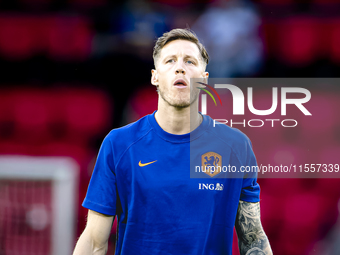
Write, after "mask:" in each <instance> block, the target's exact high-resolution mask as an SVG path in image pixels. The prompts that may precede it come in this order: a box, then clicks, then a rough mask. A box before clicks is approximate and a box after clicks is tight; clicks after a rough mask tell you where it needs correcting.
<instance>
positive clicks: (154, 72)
mask: <svg viewBox="0 0 340 255" xmlns="http://www.w3.org/2000/svg"><path fill="white" fill-rule="evenodd" d="M151 84H152V85H155V86H158V73H157V70H155V69H152V70H151Z"/></svg>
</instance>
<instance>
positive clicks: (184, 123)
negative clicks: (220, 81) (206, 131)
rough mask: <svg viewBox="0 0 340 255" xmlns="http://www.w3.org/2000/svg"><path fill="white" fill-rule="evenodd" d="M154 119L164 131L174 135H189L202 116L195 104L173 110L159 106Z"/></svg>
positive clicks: (172, 108) (173, 108)
mask: <svg viewBox="0 0 340 255" xmlns="http://www.w3.org/2000/svg"><path fill="white" fill-rule="evenodd" d="M155 118H156V121H157V123H158V124H159V126H160V127H161V128H162V129H163V130H164V131H166V132H168V133H170V134H174V135H183V134H187V133H190V132H191V131H193V130H195V129H196V128H197V127H198V126H199V125H200V124H201V122H202V120H203V117H202V115H201V114H199V112H198V104H197V103H194V104H193V105H191V106H190V107H186V108H175V107H170V106H164V105H163V106H162V105H161V104H159V105H158V110H157V112H156V114H155Z"/></svg>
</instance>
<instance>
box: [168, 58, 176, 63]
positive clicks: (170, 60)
mask: <svg viewBox="0 0 340 255" xmlns="http://www.w3.org/2000/svg"><path fill="white" fill-rule="evenodd" d="M172 62H174V60H173V59H169V60H168V61H166V63H172Z"/></svg>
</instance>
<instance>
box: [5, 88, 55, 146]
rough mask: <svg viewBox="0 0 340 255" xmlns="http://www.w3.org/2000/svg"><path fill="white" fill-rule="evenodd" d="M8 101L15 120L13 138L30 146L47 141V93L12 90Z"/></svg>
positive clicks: (48, 136)
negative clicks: (10, 102)
mask: <svg viewBox="0 0 340 255" xmlns="http://www.w3.org/2000/svg"><path fill="white" fill-rule="evenodd" d="M10 99H11V100H12V107H13V114H14V120H15V138H16V139H17V140H18V141H20V142H27V143H31V144H38V143H40V142H44V141H46V140H49V139H50V131H49V126H48V124H49V118H50V115H49V107H48V102H49V93H48V92H46V91H43V90H38V89H18V90H13V92H12V95H11V98H10Z"/></svg>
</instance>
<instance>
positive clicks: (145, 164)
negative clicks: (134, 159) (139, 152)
mask: <svg viewBox="0 0 340 255" xmlns="http://www.w3.org/2000/svg"><path fill="white" fill-rule="evenodd" d="M156 161H157V160H155V161H152V162H148V163H144V164H143V163H142V162H141V160H140V161H139V163H138V165H139V166H140V167H143V166H147V165H150V164H152V163H155V162H156Z"/></svg>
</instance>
